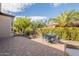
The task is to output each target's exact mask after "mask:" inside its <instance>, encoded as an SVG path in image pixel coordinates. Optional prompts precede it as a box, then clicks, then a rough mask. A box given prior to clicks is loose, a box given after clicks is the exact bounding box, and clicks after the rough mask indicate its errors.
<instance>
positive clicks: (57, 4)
mask: <svg viewBox="0 0 79 59" xmlns="http://www.w3.org/2000/svg"><path fill="white" fill-rule="evenodd" d="M61 4H62V3H53V4H51V5H53V6H54V7H58V6H60V5H61Z"/></svg>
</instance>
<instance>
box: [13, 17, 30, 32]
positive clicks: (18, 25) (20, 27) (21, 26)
mask: <svg viewBox="0 0 79 59" xmlns="http://www.w3.org/2000/svg"><path fill="white" fill-rule="evenodd" d="M30 21H31V19H30V18H29V17H17V18H16V20H15V21H14V22H13V29H14V31H15V33H16V32H18V33H19V34H24V33H26V29H27V28H28V27H29V28H31V26H30Z"/></svg>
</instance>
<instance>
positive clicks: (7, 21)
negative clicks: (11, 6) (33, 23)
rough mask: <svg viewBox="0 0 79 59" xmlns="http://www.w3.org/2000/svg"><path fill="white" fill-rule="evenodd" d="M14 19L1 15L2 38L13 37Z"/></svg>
mask: <svg viewBox="0 0 79 59" xmlns="http://www.w3.org/2000/svg"><path fill="white" fill-rule="evenodd" d="M13 19H14V17H9V16H4V15H0V38H6V37H11V36H13V32H12V31H11V28H12V21H13Z"/></svg>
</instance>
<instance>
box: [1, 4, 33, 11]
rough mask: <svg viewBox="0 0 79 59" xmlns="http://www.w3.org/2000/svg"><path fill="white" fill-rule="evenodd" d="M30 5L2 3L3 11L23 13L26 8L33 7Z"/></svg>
mask: <svg viewBox="0 0 79 59" xmlns="http://www.w3.org/2000/svg"><path fill="white" fill-rule="evenodd" d="M31 5H32V4H30V3H2V4H1V8H2V9H1V10H2V11H5V12H7V11H10V12H21V11H22V10H23V9H24V8H25V7H28V6H31Z"/></svg>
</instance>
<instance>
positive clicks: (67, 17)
mask: <svg viewBox="0 0 79 59" xmlns="http://www.w3.org/2000/svg"><path fill="white" fill-rule="evenodd" d="M75 20H78V21H79V11H76V10H70V11H65V12H63V13H61V14H60V15H59V16H58V17H56V18H51V19H49V23H50V22H52V23H59V26H63V27H65V26H72V25H73V23H72V22H73V21H75Z"/></svg>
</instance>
